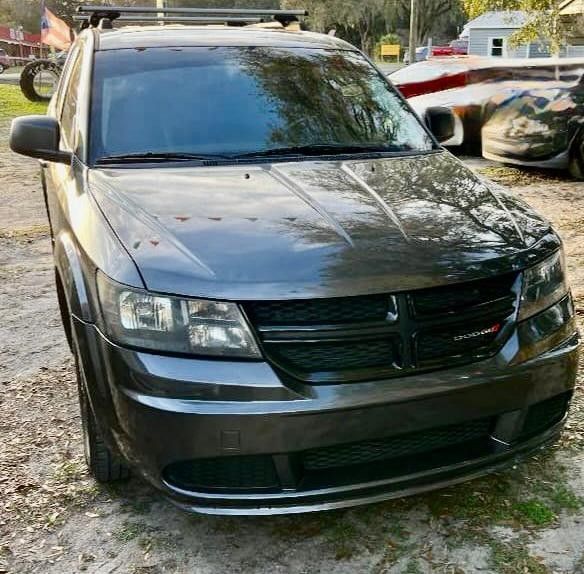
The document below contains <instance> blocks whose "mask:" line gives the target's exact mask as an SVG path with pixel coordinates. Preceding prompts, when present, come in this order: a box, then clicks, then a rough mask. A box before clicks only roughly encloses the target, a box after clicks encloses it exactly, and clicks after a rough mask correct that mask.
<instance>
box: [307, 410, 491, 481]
mask: <svg viewBox="0 0 584 574" xmlns="http://www.w3.org/2000/svg"><path fill="white" fill-rule="evenodd" d="M490 428H491V419H481V420H474V421H469V422H466V423H461V424H458V425H452V426H447V427H442V428H438V429H430V430H427V431H419V432H415V433H410V434H405V435H402V436H397V437H390V438H386V439H377V440H369V441H362V442H356V443H352V444H343V445H338V446H331V447H325V448H318V449H314V450H309V451H306V452H305V453H304V456H303V460H304V468H306V469H307V470H322V469H327V468H338V467H343V466H350V465H353V464H367V463H371V462H375V461H384V460H390V459H394V458H399V457H403V456H410V455H414V454H421V453H424V452H430V451H433V450H437V449H440V448H447V447H451V446H453V445H456V444H461V443H465V442H469V441H473V440H477V439H481V438H486V437H487V436H488V434H489V431H490Z"/></svg>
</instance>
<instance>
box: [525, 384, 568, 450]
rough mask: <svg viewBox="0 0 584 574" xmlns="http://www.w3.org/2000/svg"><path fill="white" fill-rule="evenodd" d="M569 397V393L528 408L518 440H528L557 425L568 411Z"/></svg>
mask: <svg viewBox="0 0 584 574" xmlns="http://www.w3.org/2000/svg"><path fill="white" fill-rule="evenodd" d="M571 396H572V393H571V392H567V393H562V394H561V395H555V396H554V397H552V398H551V399H546V400H545V401H541V402H539V403H536V404H535V405H533V406H531V407H529V410H528V411H527V416H526V417H525V422H524V423H523V430H522V431H521V436H520V438H521V439H525V438H528V437H530V436H532V435H535V434H538V433H540V432H543V431H544V430H546V429H548V428H549V427H551V426H553V425H555V424H556V423H559V422H560V421H561V420H562V419H563V418H564V415H565V414H566V412H567V410H568V406H569V404H570V398H571Z"/></svg>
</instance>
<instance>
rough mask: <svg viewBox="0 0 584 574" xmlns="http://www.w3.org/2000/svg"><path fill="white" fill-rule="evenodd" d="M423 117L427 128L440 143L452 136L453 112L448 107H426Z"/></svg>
mask: <svg viewBox="0 0 584 574" xmlns="http://www.w3.org/2000/svg"><path fill="white" fill-rule="evenodd" d="M424 119H425V121H426V125H427V126H428V128H429V130H430V131H431V132H432V133H433V134H434V137H435V138H436V139H437V140H438V141H439V142H440V143H442V142H445V141H447V140H449V139H450V138H451V137H453V136H454V126H455V120H454V114H453V113H452V111H451V110H449V109H448V108H439V107H436V108H428V109H427V110H426V114H425V117H424Z"/></svg>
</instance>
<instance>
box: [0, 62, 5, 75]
mask: <svg viewBox="0 0 584 574" xmlns="http://www.w3.org/2000/svg"><path fill="white" fill-rule="evenodd" d="M5 70H6V68H5V67H4V64H0V74H3V73H4V71H5Z"/></svg>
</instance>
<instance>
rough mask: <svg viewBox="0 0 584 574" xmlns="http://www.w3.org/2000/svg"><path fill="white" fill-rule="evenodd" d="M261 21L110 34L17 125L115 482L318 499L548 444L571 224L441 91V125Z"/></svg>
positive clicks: (332, 49)
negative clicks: (498, 183) (504, 182)
mask: <svg viewBox="0 0 584 574" xmlns="http://www.w3.org/2000/svg"><path fill="white" fill-rule="evenodd" d="M108 10H110V11H112V10H115V9H112V8H110V9H108ZM128 10H131V9H128ZM177 10H178V9H177ZM182 10H183V12H184V9H182ZM167 13H169V10H167ZM184 13H185V14H186V15H188V16H189V17H191V18H194V17H195V16H194V14H200V12H196V11H188V12H184ZM108 14H109V15H110V17H113V16H115V15H116V14H112V13H111V12H110V13H108ZM261 14H262V16H263V17H264V18H265V17H271V16H273V15H275V17H276V18H278V20H279V22H281V23H282V24H278V23H274V24H269V23H261V24H260V25H258V24H252V25H246V26H234V25H232V24H233V23H234V22H237V23H238V24H241V20H242V19H244V20H245V19H246V18H251V17H252V16H254V15H257V14H256V13H255V12H252V13H250V12H244V13H243V14H242V15H240V16H238V17H237V20H235V17H234V19H233V21H232V20H231V16H233V14H232V13H229V18H227V16H226V12H225V11H218V13H217V14H216V16H221V17H225V19H227V21H228V25H226V26H219V27H213V26H184V25H181V26H153V27H128V28H121V29H117V30H111V31H106V30H100V29H96V28H94V27H91V28H90V29H89V30H86V31H84V32H83V33H81V34H80V35H79V37H78V38H77V40H76V42H75V44H74V45H73V48H72V49H71V52H70V55H69V58H68V61H67V64H66V66H65V69H64V72H63V76H62V79H61V82H60V85H59V89H58V91H57V93H56V95H55V97H54V98H53V100H52V103H51V105H50V108H49V113H48V116H46V117H44V116H32V117H23V118H18V119H16V120H15V121H14V123H13V126H12V132H11V147H12V149H13V150H14V151H16V152H18V153H21V154H25V155H29V156H32V157H37V158H39V159H41V160H42V181H43V188H44V193H45V198H46V203H47V210H48V214H49V219H50V224H51V231H52V242H53V250H54V261H55V274H56V284H57V292H58V295H59V301H60V305H61V310H62V317H63V324H64V327H65V332H66V334H67V337H68V340H69V343H70V345H71V349H72V351H73V353H74V355H75V358H76V361H77V366H78V373H79V393H80V401H81V413H82V421H83V429H84V436H85V451H86V456H87V462H88V465H89V467H90V469H91V470H92V472H93V473H94V475H95V477H96V478H97V479H98V480H100V481H109V480H114V479H118V478H123V477H126V476H127V475H128V469H129V468H133V469H135V470H136V471H137V472H139V473H140V474H142V475H143V476H144V477H145V478H146V479H147V480H149V481H150V482H151V483H152V484H153V485H155V486H156V487H157V488H158V489H160V490H161V491H162V492H163V493H164V494H165V495H166V496H168V497H169V498H170V499H172V500H173V501H174V502H175V503H176V504H177V505H179V506H180V507H182V508H183V509H187V510H191V511H199V512H205V513H218V514H276V513H287V512H303V511H308V510H319V509H328V508H336V507H343V506H350V505H356V504H362V503H366V502H373V501H378V500H383V499H387V498H391V497H396V496H401V495H404V494H411V493H415V492H420V491H424V490H428V489H432V488H437V487H441V486H444V485H447V484H452V483H455V482H458V481H461V480H466V479H469V478H472V477H476V476H479V475H481V474H484V473H486V472H490V471H492V470H494V469H498V468H499V467H501V466H503V465H507V464H510V463H512V462H514V461H515V460H516V459H517V457H518V456H521V455H526V454H527V453H530V452H533V451H534V450H535V449H538V448H539V447H541V446H542V445H545V444H547V443H549V442H550V441H552V440H554V439H555V438H556V437H557V436H558V434H559V432H560V430H561V428H562V425H563V423H564V420H565V417H566V414H567V411H568V406H569V403H570V398H571V395H572V390H573V387H574V379H575V373H576V368H577V350H578V343H579V339H578V334H577V330H576V326H575V321H574V309H573V305H572V299H571V295H570V292H569V289H568V286H567V283H566V278H565V274H564V258H563V254H562V246H561V241H560V239H559V237H558V235H557V234H556V233H555V232H554V230H553V229H551V228H550V224H549V223H548V222H547V221H545V220H544V219H542V218H541V217H540V216H538V215H537V214H536V213H535V212H534V211H533V210H532V209H531V208H530V207H529V206H527V205H526V204H524V203H523V202H521V201H520V200H519V199H517V198H515V197H513V196H512V195H509V194H507V193H505V192H503V191H501V190H500V189H498V188H497V189H491V188H490V187H489V186H488V185H487V184H486V183H485V182H484V181H482V180H480V179H479V178H478V177H477V176H475V175H474V174H473V173H472V172H471V171H469V170H468V169H467V168H466V167H465V166H464V165H463V164H462V163H461V162H460V161H458V160H457V159H456V158H455V157H454V156H452V155H451V154H450V153H449V152H447V151H445V150H444V149H443V148H442V147H441V146H440V145H439V144H438V142H437V139H439V140H444V139H446V138H449V137H451V135H452V129H453V121H452V116H451V115H450V113H449V112H445V111H444V110H441V109H430V110H428V112H427V113H426V120H427V124H428V126H429V128H430V129H431V130H433V132H434V135H432V134H431V131H430V129H429V128H428V127H426V126H425V125H423V124H422V123H420V120H419V119H418V117H417V116H416V115H415V114H414V113H413V112H412V111H411V109H410V108H409V107H408V105H407V104H406V102H405V101H404V100H403V98H402V97H401V96H400V95H399V94H398V93H397V91H396V90H394V88H393V87H392V86H391V84H390V83H389V82H388V81H387V80H386V79H385V78H384V76H383V75H382V74H381V73H380V72H379V71H378V70H377V69H376V68H375V67H373V65H372V64H371V63H370V62H369V61H368V60H367V59H366V58H365V56H363V55H362V54H361V53H360V52H359V51H358V50H356V49H355V48H354V47H352V46H351V45H349V44H347V43H345V42H343V41H341V40H339V39H335V38H333V37H331V36H324V35H319V34H313V33H307V32H301V31H295V30H294V25H293V24H289V21H291V20H293V18H292V16H293V15H290V14H283V13H281V12H275V13H266V12H262V13H261ZM100 17H101V15H100ZM185 17H187V16H185ZM209 17H210V16H209V14H208V13H206V16H205V18H209ZM254 17H255V16H254ZM109 23H110V21H109V20H107V21H105V20H103V19H102V20H101V23H100V28H107V27H108V25H109Z"/></svg>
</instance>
